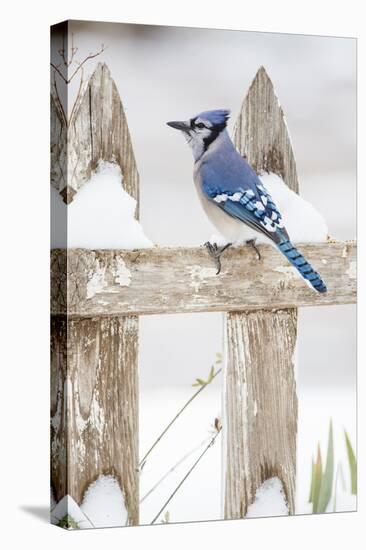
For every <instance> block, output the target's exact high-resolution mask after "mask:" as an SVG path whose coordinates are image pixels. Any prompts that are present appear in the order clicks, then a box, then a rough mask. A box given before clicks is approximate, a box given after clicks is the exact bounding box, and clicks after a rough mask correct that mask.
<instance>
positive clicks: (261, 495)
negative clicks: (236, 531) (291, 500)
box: [245, 477, 289, 518]
mask: <svg viewBox="0 0 366 550" xmlns="http://www.w3.org/2000/svg"><path fill="white" fill-rule="evenodd" d="M288 513H289V512H288V507H287V503H286V499H285V494H284V492H283V486H282V482H281V481H280V480H279V479H278V477H271V478H270V479H267V480H266V481H265V482H264V483H262V485H261V486H260V487H259V489H258V490H257V492H256V493H255V501H254V502H253V504H251V505H250V506H249V507H248V512H247V514H246V516H245V517H246V518H261V517H267V516H288Z"/></svg>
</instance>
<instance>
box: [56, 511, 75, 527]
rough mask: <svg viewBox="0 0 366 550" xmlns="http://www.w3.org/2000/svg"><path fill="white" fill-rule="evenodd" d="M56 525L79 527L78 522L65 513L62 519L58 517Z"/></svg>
mask: <svg viewBox="0 0 366 550" xmlns="http://www.w3.org/2000/svg"><path fill="white" fill-rule="evenodd" d="M58 526H59V527H63V528H64V529H79V526H78V524H77V523H76V521H75V520H74V518H73V517H71V516H70V515H69V514H66V515H65V516H64V517H63V518H62V519H60V521H59V523H58Z"/></svg>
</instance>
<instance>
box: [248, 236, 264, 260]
mask: <svg viewBox="0 0 366 550" xmlns="http://www.w3.org/2000/svg"><path fill="white" fill-rule="evenodd" d="M247 244H249V246H251V247H252V248H254V250H255V252H256V255H257V260H260V259H261V258H262V256H261V253H260V252H259V250H258V248H257V246H256V244H255V239H250V240H249V241H247Z"/></svg>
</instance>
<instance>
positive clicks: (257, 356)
mask: <svg viewBox="0 0 366 550" xmlns="http://www.w3.org/2000/svg"><path fill="white" fill-rule="evenodd" d="M296 333H297V310H296V309H287V310H282V311H281V310H280V311H275V312H274V311H273V310H271V311H265V310H262V311H259V312H239V313H229V314H228V315H227V352H228V361H227V371H226V402H225V406H226V417H227V424H226V430H227V433H226V441H227V457H226V498H225V510H224V514H225V518H227V519H229V518H230V519H235V518H242V517H244V516H245V514H246V513H247V509H248V505H249V504H251V503H252V502H253V500H254V497H255V492H256V490H257V489H258V487H260V485H261V484H262V483H263V481H265V480H266V479H269V478H270V477H273V476H277V477H278V478H279V479H281V481H282V483H283V486H284V490H285V495H286V499H287V502H288V506H289V511H290V514H293V513H294V512H295V480H296V437H295V436H296V431H297V397H296V384H295V377H294V352H295V344H296Z"/></svg>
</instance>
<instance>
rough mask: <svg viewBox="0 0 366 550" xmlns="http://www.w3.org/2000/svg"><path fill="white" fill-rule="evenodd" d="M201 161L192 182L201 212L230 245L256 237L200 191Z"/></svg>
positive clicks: (195, 169) (256, 234) (248, 228)
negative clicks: (203, 212) (202, 211)
mask: <svg viewBox="0 0 366 550" xmlns="http://www.w3.org/2000/svg"><path fill="white" fill-rule="evenodd" d="M200 166H201V161H198V162H196V164H195V167H194V172H193V180H194V183H195V187H196V190H197V193H198V197H199V199H200V201H201V204H202V207H203V210H204V211H205V213H206V215H207V217H208V219H209V220H210V222H211V223H212V224H213V226H214V227H215V229H216V230H217V231H218V232H219V233H220V235H222V236H223V237H225V239H227V241H228V242H231V243H239V242H245V241H248V240H250V239H255V238H256V237H258V232H257V231H254V230H253V229H252V228H251V227H249V226H247V225H246V224H245V223H244V222H242V221H240V220H237V219H235V218H233V217H231V216H230V215H229V214H227V213H226V212H225V211H224V210H222V209H221V208H220V207H219V206H218V205H216V204H215V203H214V202H213V201H211V200H210V199H209V198H208V197H207V196H206V195H205V194H204V193H203V191H202V187H201V173H200Z"/></svg>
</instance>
